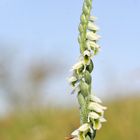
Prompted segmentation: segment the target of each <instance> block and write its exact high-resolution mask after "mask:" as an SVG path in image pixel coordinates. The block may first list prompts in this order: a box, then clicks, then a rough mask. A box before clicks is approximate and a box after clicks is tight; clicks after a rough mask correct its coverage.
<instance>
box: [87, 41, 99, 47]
mask: <svg viewBox="0 0 140 140" xmlns="http://www.w3.org/2000/svg"><path fill="white" fill-rule="evenodd" d="M89 45H90V47H91V48H93V49H99V48H100V46H99V45H98V44H96V43H95V42H94V41H89Z"/></svg>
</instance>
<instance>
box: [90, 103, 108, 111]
mask: <svg viewBox="0 0 140 140" xmlns="http://www.w3.org/2000/svg"><path fill="white" fill-rule="evenodd" d="M90 104H91V105H92V106H94V107H96V108H100V109H102V110H106V109H107V107H106V106H102V105H100V104H98V103H95V102H91V103H90Z"/></svg>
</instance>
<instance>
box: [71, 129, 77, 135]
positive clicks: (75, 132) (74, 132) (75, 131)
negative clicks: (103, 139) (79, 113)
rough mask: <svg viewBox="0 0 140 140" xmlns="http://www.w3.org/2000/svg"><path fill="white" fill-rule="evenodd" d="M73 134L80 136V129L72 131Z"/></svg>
mask: <svg viewBox="0 0 140 140" xmlns="http://www.w3.org/2000/svg"><path fill="white" fill-rule="evenodd" d="M71 135H72V136H78V135H79V130H78V129H76V130H74V131H73V132H72V133H71Z"/></svg>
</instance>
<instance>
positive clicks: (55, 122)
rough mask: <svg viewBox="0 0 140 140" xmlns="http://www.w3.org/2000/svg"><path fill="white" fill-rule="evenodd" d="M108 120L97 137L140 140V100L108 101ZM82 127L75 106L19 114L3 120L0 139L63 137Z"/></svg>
mask: <svg viewBox="0 0 140 140" xmlns="http://www.w3.org/2000/svg"><path fill="white" fill-rule="evenodd" d="M107 106H108V110H107V111H106V115H105V116H106V118H107V120H108V122H107V123H105V124H104V125H103V128H102V129H101V130H100V131H99V132H97V137H96V139H97V140H140V99H127V100H120V101H115V102H112V103H109V104H107ZM78 126H79V112H78V110H76V109H48V110H46V111H40V112H36V113H35V112H32V113H17V114H14V115H11V116H9V117H7V118H5V119H4V120H1V121H0V140H64V138H65V136H67V135H68V134H70V132H71V131H72V130H73V129H75V128H77V127H78Z"/></svg>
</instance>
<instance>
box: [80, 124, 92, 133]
mask: <svg viewBox="0 0 140 140" xmlns="http://www.w3.org/2000/svg"><path fill="white" fill-rule="evenodd" d="M89 128H90V126H89V124H88V123H85V124H83V125H82V126H80V127H79V128H78V130H79V131H80V132H86V131H88V130H89Z"/></svg>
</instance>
